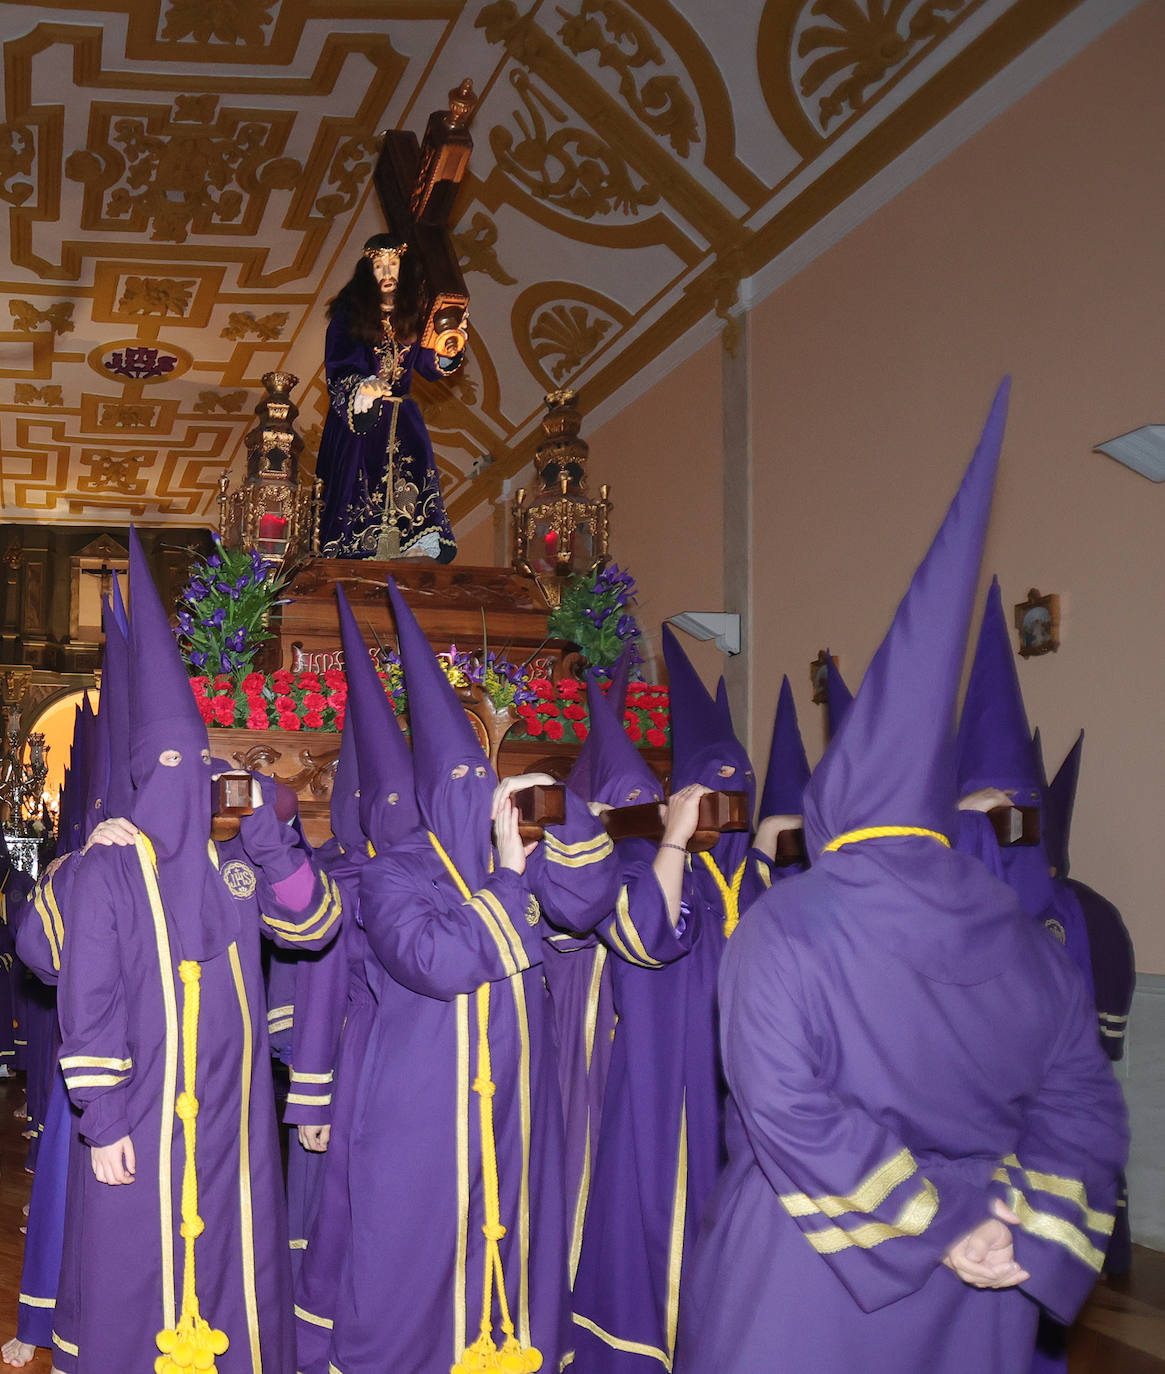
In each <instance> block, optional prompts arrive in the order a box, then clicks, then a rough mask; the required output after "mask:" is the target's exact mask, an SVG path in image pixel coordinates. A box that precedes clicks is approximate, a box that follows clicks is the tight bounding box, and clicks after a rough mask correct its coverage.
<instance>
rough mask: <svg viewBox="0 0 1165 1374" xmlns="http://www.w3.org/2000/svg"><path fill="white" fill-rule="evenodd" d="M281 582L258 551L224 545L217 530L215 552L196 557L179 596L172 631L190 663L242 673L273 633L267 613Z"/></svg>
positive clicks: (196, 665) (282, 585)
mask: <svg viewBox="0 0 1165 1374" xmlns="http://www.w3.org/2000/svg"><path fill="white" fill-rule="evenodd" d="M284 585H285V582H284V580H282V579H280V578H279V577H277V576H275V575H274V574H272V573H271V572H270V570H269V569H268V568H267V565H266V564H265V563H264V562H263V560H262V559H261V558H260V557H259V555H258V554H257V553H251V554H246V553H243V552H242V551H241V550H237V549H225V548H223V546H222V544H221V543H220V541H219V539H218V537H217V536H215V541H214V552H213V553H212V554H210V555H209V557H207V558H199V559H196V560H195V563H194V566H193V567H192V568H191V571H190V580H189V582H187V584H186V586H185V587H184V588H183V591H182V596H181V597H180V599H179V601H178V625H177V628H176V629H175V634H176V635H177V636H178V645H179V648H180V649H181V650H182V655H183V657H184V658H185V659H186V661H187V663H188V664H189V665H190V667H191V668H195V669H199V670H203V671H205V670H209V671H210V672H212V673H245V672H246V671H247V670H248V669H249V668H250V666H251V663H252V661H253V660H254V657H255V655H256V654H257V653H258V651H259V646H260V645H261V644H263V643H264V642H265V641H266V640H268V639H270V638H271V637H272V636H271V632H270V631H269V630H268V629H267V616H268V614H269V612H270V611H271V608H272V607H273V606H276V605H278V604H279V593H280V592H281V591H282V590H283V588H284Z"/></svg>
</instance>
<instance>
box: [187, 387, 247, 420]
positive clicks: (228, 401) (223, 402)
mask: <svg viewBox="0 0 1165 1374" xmlns="http://www.w3.org/2000/svg"><path fill="white" fill-rule="evenodd" d="M246 402H247V393H246V392H245V391H227V392H221V391H200V392H199V393H198V400H197V401H195V402H194V404H193V405H192V406H191V407H190V408H191V410H193V411H194V412H195V414H196V415H213V414H214V413H215V411H218V410H221V411H222V412H223V414H225V415H238V414H239V413H240V412H241V411H242V409H243V407H244V406H245V405H246Z"/></svg>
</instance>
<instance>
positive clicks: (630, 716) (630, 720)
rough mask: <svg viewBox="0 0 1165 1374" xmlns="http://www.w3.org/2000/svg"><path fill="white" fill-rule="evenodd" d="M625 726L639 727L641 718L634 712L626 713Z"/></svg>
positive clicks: (624, 714)
mask: <svg viewBox="0 0 1165 1374" xmlns="http://www.w3.org/2000/svg"><path fill="white" fill-rule="evenodd" d="M623 724H624V725H626V726H632V725H638V724H639V717H638V716H637V715H636V714H635V712H634V711H624V712H623Z"/></svg>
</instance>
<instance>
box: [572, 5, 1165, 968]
mask: <svg viewBox="0 0 1165 1374" xmlns="http://www.w3.org/2000/svg"><path fill="white" fill-rule="evenodd" d="M1162 51H1165V5H1162V4H1159V3H1151V4H1146V5H1143V6H1142V7H1141V8H1140V9H1139V10H1137V11H1136V12H1134V13H1133V14H1132V15H1131V16H1130V17H1129V18H1127V19H1125V20H1124V21H1122V22H1121V23H1120V24H1118V25H1117V26H1116V27H1115V28H1113V29H1112V30H1110V32H1109V33H1108V34H1107V35H1106V36H1105V37H1103V38H1101V39H1100V40H1099V41H1097V42H1096V43H1095V44H1093V45H1092V47H1090V48H1088V49H1087V50H1086V51H1085V52H1084V53H1083V54H1081V56H1080V57H1078V58H1077V59H1076V60H1075V61H1073V62H1072V63H1070V64H1069V65H1068V66H1066V67H1064V68H1063V69H1062V70H1061V71H1060V72H1059V73H1057V74H1056V75H1055V76H1053V77H1052V78H1050V79H1049V80H1047V81H1046V82H1045V83H1043V84H1042V85H1041V86H1039V87H1037V88H1036V89H1035V90H1034V91H1033V92H1032V93H1031V94H1030V95H1028V96H1027V97H1026V98H1025V99H1024V100H1022V101H1021V102H1019V103H1018V104H1017V105H1015V106H1013V107H1012V108H1011V109H1010V110H1009V111H1007V112H1006V113H1005V114H1004V115H1002V116H1001V117H1000V118H998V119H997V120H996V121H995V122H993V123H992V124H991V125H989V126H988V127H987V128H986V129H985V130H984V131H983V132H982V133H980V134H979V135H977V136H976V137H975V138H974V139H972V140H971V141H970V142H969V143H967V144H965V145H964V146H963V147H962V148H961V149H959V150H958V151H957V152H955V153H954V154H952V155H951V156H950V157H949V158H948V159H947V160H946V161H945V162H943V163H942V164H940V165H939V166H938V167H936V168H935V169H934V170H932V171H931V172H930V173H929V174H927V175H926V176H925V177H923V178H922V179H921V180H919V181H918V182H916V183H915V184H914V185H913V186H912V187H911V188H909V189H908V190H907V191H905V192H904V193H903V194H901V195H900V196H898V197H897V198H896V199H895V200H894V201H893V202H891V203H890V204H889V205H888V206H887V207H885V208H884V209H882V210H881V211H880V212H879V213H878V214H877V215H875V216H874V217H873V218H872V219H870V220H868V221H867V222H866V223H865V224H864V225H862V226H861V227H859V228H858V229H856V230H854V231H853V232H852V233H851V234H850V235H849V236H848V237H847V238H845V239H844V240H843V241H842V242H841V243H840V244H838V245H837V246H836V247H834V248H833V249H832V250H830V251H829V252H828V253H827V254H825V255H824V256H823V257H821V258H820V259H818V261H817V262H816V263H814V264H813V265H812V266H811V267H810V268H808V269H807V270H805V271H804V272H802V273H801V274H800V275H799V276H798V277H796V278H795V279H794V280H793V281H792V282H791V283H789V284H788V285H787V286H785V287H783V288H782V289H781V290H779V291H778V292H776V293H775V294H774V295H773V296H771V297H770V298H769V299H768V300H766V301H765V302H763V303H762V304H761V305H759V306H758V307H757V308H756V309H755V310H754V311H753V312H752V316H751V321H750V325H751V328H750V335H751V347H750V366H751V369H752V376H751V387H750V397H751V410H752V415H751V431H752V435H753V453H752V467H753V488H752V512H753V515H752V519H753V529H752V535H753V540H754V548H755V554H754V559H753V566H752V575H753V615H754V619H755V623H754V628H753V634H752V642H751V654H752V664H751V675H750V687H751V691H752V705H753V719H754V721H755V722H756V725H755V729H754V732H753V733H754V738H753V739H752V740H751V742H750V743H751V748H752V751H753V754H754V758H755V759H756V762H757V764H758V766H759V767H761V768H763V766H764V763H765V753H766V750H767V743H768V741H767V734H768V726H769V723H770V721H771V712H772V708H773V704H774V702H775V696H776V686H777V683H778V682H779V679H780V674H781V673H782V672H788V673H789V675H790V678H791V679H792V681H793V684H794V687H795V689H796V692H797V699H798V708H799V710H800V711H801V714H802V722H803V728H804V732H805V735H806V743H807V746H808V748H809V751H810V756H811V758H812V757H815V756H816V755H817V753H819V751H820V747H821V731H820V710H819V708H816V707H814V706H812V705H810V703H809V688H808V674H807V665H808V663H809V661H810V659H811V658H812V657H813V655H814V654H815V653H816V651H817V650H818V649H819V648H821V647H824V646H825V645H826V643H829V644H830V645H831V646H832V648H833V650H834V652H835V653H837V654H838V655H839V658H840V661H841V666H842V669H843V672H844V673H845V675H846V677H847V679H848V680H849V681H850V685H851V686H852V687H855V688H856V687H857V685H858V683H859V681H860V678H861V674H862V671H863V670H864V668H865V665H866V663H867V661H868V659H869V656H870V654H871V652H872V651H873V649H874V648H875V646H876V644H877V642H878V640H879V639H880V637H881V634H882V632H883V630H884V629H885V626H886V624H887V622H888V620H889V618H890V616H891V614H892V612H893V609H894V606H895V604H896V602H897V599H898V597H899V596H900V594H901V592H902V590H903V589H904V587H905V584H906V581H907V579H908V576H909V573H910V571H911V569H912V567H913V565H914V563H915V562H916V560H917V558H918V557H919V555H920V554H921V553H922V551H923V550H924V548H925V547H926V544H927V541H928V539H929V537H930V535H931V533H932V532H933V529H934V527H935V525H936V524H937V522H938V520H939V519H940V517H941V514H942V511H943V509H944V508H945V505H946V502H947V501H948V499H949V497H950V495H951V493H952V491H953V488H954V485H955V483H956V481H957V477H958V474H959V471H960V469H961V466H962V464H963V462H964V461H965V459H966V458H967V456H968V455H969V452H970V449H971V447H972V445H973V443H974V440H975V438H976V436H977V433H978V429H979V426H980V424H981V421H982V418H983V415H984V413H985V411H986V407H987V405H988V402H989V400H990V397H991V393H992V391H993V389H994V387H995V384H996V382H997V381H998V378H999V376H1000V375H1001V374H1002V373H1003V372H1005V371H1009V370H1010V371H1011V372H1012V373H1013V375H1014V379H1015V384H1014V392H1013V402H1012V413H1011V424H1010V428H1009V432H1008V440H1007V445H1006V449H1005V454H1004V467H1003V473H1002V477H1001V483H1000V489H999V494H998V497H997V501H996V507H995V513H994V520H993V526H992V532H991V538H990V543H989V547H988V553H987V558H986V562H985V569H984V588H985V587H986V583H987V581H988V580H989V579H990V575H991V573H992V572H998V574H999V576H1000V579H1001V582H1002V584H1003V590H1004V598H1005V601H1006V602H1007V603H1008V604H1009V605H1010V604H1011V603H1013V602H1017V601H1020V600H1022V599H1023V598H1024V596H1025V594H1026V592H1027V589H1028V587H1029V586H1038V587H1039V588H1040V589H1041V591H1045V592H1046V591H1055V592H1058V593H1059V594H1060V596H1061V605H1062V613H1063V626H1062V637H1063V647H1062V648H1061V650H1060V652H1059V653H1058V654H1056V655H1052V656H1048V657H1045V658H1042V659H1036V660H1032V661H1030V662H1026V663H1021V665H1020V676H1021V680H1022V684H1023V689H1024V693H1025V697H1026V699H1027V704H1028V710H1029V715H1030V717H1031V720H1032V723H1033V724H1037V723H1038V724H1039V725H1040V726H1041V727H1042V729H1043V733H1044V738H1045V742H1046V745H1047V751H1048V756H1049V760H1050V761H1051V763H1052V764H1053V765H1055V764H1058V762H1059V759H1060V758H1061V757H1062V755H1063V753H1064V751H1065V750H1066V749H1067V747H1068V745H1069V744H1070V742H1071V740H1072V738H1073V737H1074V735H1075V732H1076V730H1077V728H1078V727H1079V726H1082V725H1083V726H1085V727H1086V729H1087V732H1088V735H1087V744H1086V752H1085V758H1084V771H1083V776H1082V779H1081V784H1080V795H1079V800H1078V805H1077V813H1076V827H1075V836H1074V842H1073V847H1072V848H1073V872H1074V874H1075V875H1076V876H1077V877H1079V878H1081V879H1083V880H1085V881H1087V882H1090V883H1092V884H1093V885H1094V886H1096V887H1097V888H1098V889H1099V890H1101V891H1102V892H1104V893H1105V895H1107V896H1109V897H1110V898H1111V899H1112V900H1114V901H1115V902H1116V903H1117V904H1118V905H1119V906H1120V907H1121V909H1122V910H1123V912H1124V914H1125V917H1126V920H1127V921H1128V923H1129V926H1130V927H1131V929H1132V931H1133V934H1134V938H1135V940H1136V943H1137V949H1138V963H1139V966H1140V967H1141V968H1142V969H1143V970H1146V971H1149V972H1158V971H1159V972H1165V923H1163V922H1162V921H1161V919H1160V917H1159V905H1160V902H1161V894H1162V892H1165V843H1162V841H1161V838H1160V831H1161V828H1162V826H1161V818H1162V817H1163V816H1165V769H1163V767H1162V763H1163V759H1165V624H1163V620H1165V556H1163V550H1162V542H1163V541H1162V537H1161V536H1162V531H1163V529H1165V488H1159V487H1157V486H1154V485H1152V484H1151V483H1149V482H1147V481H1146V480H1145V479H1144V478H1141V477H1138V476H1136V475H1135V474H1133V473H1131V472H1128V471H1127V470H1125V469H1123V468H1121V467H1120V466H1118V465H1117V464H1115V463H1114V462H1112V461H1111V460H1109V459H1106V458H1104V457H1102V456H1100V455H1097V454H1094V453H1092V452H1091V449H1092V446H1093V445H1094V444H1095V443H1097V442H1099V441H1101V440H1103V439H1106V438H1110V437H1112V436H1113V435H1116V434H1119V433H1122V432H1123V431H1125V430H1128V429H1132V428H1135V427H1136V426H1138V425H1141V424H1145V423H1148V422H1152V421H1157V422H1161V421H1165V380H1163V376H1165V374H1163V373H1162V365H1161V364H1162V356H1163V351H1165V350H1163V347H1162V345H1163V343H1165V338H1163V335H1165V311H1163V310H1162V290H1161V283H1162V273H1163V268H1165V258H1163V255H1162V251H1161V243H1162V227H1161V226H1162V225H1165V182H1163V181H1162V178H1161V175H1160V166H1161V150H1162V148H1165V98H1163V97H1162V94H1161V85H1160V79H1159V71H1158V67H1159V58H1160V54H1161V52H1162ZM584 401H585V397H584ZM719 406H720V366H719V359H718V357H717V352H716V349H715V348H714V347H711V348H707V349H705V350H703V351H702V352H701V353H700V354H699V355H697V356H696V357H694V358H693V359H692V360H690V361H689V362H688V363H687V364H685V365H684V366H683V367H681V368H678V369H677V370H676V371H675V372H673V373H672V374H671V375H670V376H669V377H668V378H666V379H665V380H664V381H663V382H661V383H660V384H659V385H657V386H656V387H655V388H654V390H653V391H651V392H650V393H648V395H647V396H645V397H644V398H643V399H641V400H639V401H637V402H636V403H635V404H634V405H633V406H632V407H630V408H629V409H628V411H626V412H625V413H623V414H622V415H619V416H618V417H617V418H616V419H614V420H612V421H610V422H609V423H608V424H606V425H604V426H603V427H602V429H600V430H599V431H598V432H596V433H594V434H590V435H589V436H588V437H589V438H590V441H591V445H592V455H593V461H592V468H593V471H594V474H595V481H596V484H597V483H598V482H599V481H603V480H606V481H609V482H611V484H612V488H613V495H614V498H615V501H616V512H615V525H614V547H615V553H616V556H617V558H618V559H619V561H620V562H626V563H627V564H629V565H630V566H631V568H632V569H633V571H634V572H635V573H636V574H637V576H638V577H639V579H640V582H641V585H642V588H643V592H644V596H643V605H642V610H643V616H644V620H645V622H646V623H647V624H648V625H649V626H651V627H653V628H654V627H655V626H656V625H657V624H658V621H659V619H660V618H661V617H662V616H664V615H669V614H673V613H674V612H676V611H680V610H685V609H701V608H702V609H719V608H720V603H719V600H718V598H719V597H720V596H721V595H722V589H723V573H722V554H723V549H722V548H718V534H719V523H720V521H721V519H722V510H723V502H722V495H721V490H720V482H721V476H722V471H723V458H722V448H723V445H722V440H721V432H722V416H721V414H720V413H719ZM731 538H732V534H731V531H730V532H729V540H730V541H731ZM728 609H735V608H728ZM697 657H698V661H699V663H700V665H701V668H702V670H703V671H705V673H706V675H707V676H708V678H709V680H711V679H712V678H713V677H714V675H715V673H716V672H718V671H719V670H720V666H721V663H722V660H721V659H720V658H719V655H717V654H715V653H714V652H711V651H709V650H707V649H705V650H703V651H702V652H700V653H698V655H697Z"/></svg>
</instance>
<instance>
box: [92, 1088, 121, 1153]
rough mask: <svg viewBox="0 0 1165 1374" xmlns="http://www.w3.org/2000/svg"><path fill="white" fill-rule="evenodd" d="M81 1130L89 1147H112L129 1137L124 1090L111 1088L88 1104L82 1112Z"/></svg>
mask: <svg viewBox="0 0 1165 1374" xmlns="http://www.w3.org/2000/svg"><path fill="white" fill-rule="evenodd" d="M80 1129H81V1138H82V1139H83V1140H84V1141H85V1143H86V1144H87V1145H97V1146H101V1145H112V1144H113V1143H114V1141H115V1140H120V1139H121V1138H122V1137H123V1136H127V1135H129V1117H128V1116H127V1115H126V1110H125V1091H124V1089H122V1088H110V1089H108V1091H106V1092H103V1093H102V1094H101V1096H100V1097H95V1098H94V1099H93V1100H92V1102H90V1103H88V1104H87V1105H86V1107H85V1108H84V1110H83V1111H82V1112H81V1126H80Z"/></svg>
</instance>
